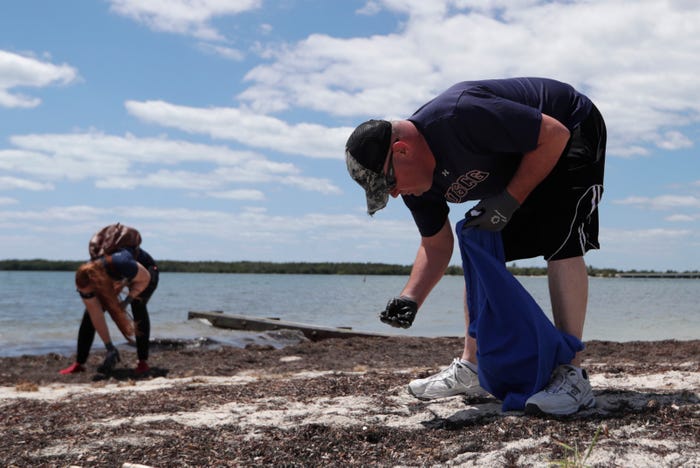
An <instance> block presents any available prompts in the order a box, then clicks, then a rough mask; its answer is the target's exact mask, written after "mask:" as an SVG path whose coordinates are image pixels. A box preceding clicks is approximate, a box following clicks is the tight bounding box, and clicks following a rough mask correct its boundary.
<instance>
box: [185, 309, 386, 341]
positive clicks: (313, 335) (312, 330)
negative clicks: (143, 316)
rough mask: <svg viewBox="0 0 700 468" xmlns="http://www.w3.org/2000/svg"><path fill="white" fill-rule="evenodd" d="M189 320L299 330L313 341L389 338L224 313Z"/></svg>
mask: <svg viewBox="0 0 700 468" xmlns="http://www.w3.org/2000/svg"><path fill="white" fill-rule="evenodd" d="M187 318H188V319H205V320H208V321H209V323H211V324H212V325H213V326H215V327H219V328H230V329H233V330H246V331H269V330H281V329H287V330H299V331H301V332H302V333H303V334H304V336H306V337H307V338H308V339H310V340H311V341H319V340H324V339H327V338H351V337H363V336H364V337H368V336H374V337H387V336H394V335H388V334H383V333H371V332H362V331H355V330H353V329H352V328H350V327H320V326H316V325H311V324H307V323H298V322H287V321H284V320H280V319H278V318H274V317H267V318H264V317H251V316H249V315H236V314H225V313H223V312H222V311H218V310H214V311H192V310H191V311H189V313H188V314H187Z"/></svg>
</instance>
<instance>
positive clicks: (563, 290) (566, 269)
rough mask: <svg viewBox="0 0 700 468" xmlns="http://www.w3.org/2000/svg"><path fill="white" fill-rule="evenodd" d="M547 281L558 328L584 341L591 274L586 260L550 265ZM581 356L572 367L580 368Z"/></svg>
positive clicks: (554, 261)
mask: <svg viewBox="0 0 700 468" xmlns="http://www.w3.org/2000/svg"><path fill="white" fill-rule="evenodd" d="M547 277H548V280H549V297H550V300H551V301H552V315H553V316H554V325H555V326H556V327H557V328H558V329H559V330H561V331H564V332H566V333H568V334H570V335H573V336H575V337H576V338H578V339H579V340H580V339H581V338H582V337H583V324H584V322H585V320H586V307H587V306H588V270H587V269H586V263H585V262H584V261H583V257H582V256H581V257H572V258H566V259H563V260H553V261H550V262H547ZM580 354H581V353H577V354H576V356H575V357H574V359H573V360H572V361H571V364H573V365H574V366H579V365H580V363H581V356H580Z"/></svg>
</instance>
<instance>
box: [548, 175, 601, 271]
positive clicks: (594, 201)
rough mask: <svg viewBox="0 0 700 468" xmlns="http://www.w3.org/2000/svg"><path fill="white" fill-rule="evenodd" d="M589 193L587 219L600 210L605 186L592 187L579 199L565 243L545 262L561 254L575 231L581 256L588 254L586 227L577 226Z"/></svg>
mask: <svg viewBox="0 0 700 468" xmlns="http://www.w3.org/2000/svg"><path fill="white" fill-rule="evenodd" d="M589 193H590V194H591V205H590V207H589V210H588V215H587V217H588V216H590V215H592V214H593V212H594V211H595V210H596V209H597V208H598V204H599V203H600V199H601V196H602V194H603V186H602V185H601V184H598V185H591V186H590V187H588V189H587V190H586V191H585V192H584V193H583V195H581V197H580V198H579V199H578V201H577V202H576V210H575V211H574V216H573V218H572V219H571V223H570V224H569V232H568V234H567V235H566V237H565V238H564V241H563V242H562V243H561V245H560V246H559V248H558V249H557V250H555V251H554V253H553V254H552V255H550V256H549V257H548V258H545V260H547V261H548V260H549V259H550V258H552V257H555V256H556V255H557V254H558V253H559V251H560V250H561V249H563V248H564V246H565V245H566V244H567V242H569V239H570V238H571V236H572V235H573V234H574V232H573V231H574V229H575V230H576V234H578V240H579V246H580V247H581V255H583V254H584V253H585V252H586V244H587V243H588V238H587V237H586V232H585V230H584V229H583V228H584V225H583V223H581V224H579V225H578V226H576V225H575V224H576V219H577V218H578V212H579V209H585V208H584V207H582V206H581V203H582V202H583V201H584V199H585V198H586V196H588V194H589Z"/></svg>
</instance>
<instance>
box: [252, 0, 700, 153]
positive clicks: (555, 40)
mask: <svg viewBox="0 0 700 468" xmlns="http://www.w3.org/2000/svg"><path fill="white" fill-rule="evenodd" d="M379 8H386V9H389V10H392V11H395V12H402V13H403V14H404V15H405V16H406V21H405V23H404V24H403V25H402V26H401V27H400V29H399V30H398V32H396V33H393V34H387V35H375V36H372V37H366V38H348V39H339V38H334V37H329V36H327V35H320V34H314V35H311V36H309V37H307V38H306V39H305V40H302V41H300V42H298V43H295V44H289V45H287V47H285V48H278V49H277V50H266V51H265V55H264V56H265V57H269V58H270V59H271V60H270V61H269V63H266V64H263V65H259V66H257V67H255V68H253V69H252V70H251V71H250V72H249V73H248V74H247V75H246V79H247V80H248V81H250V82H251V85H250V86H249V87H248V88H247V89H246V90H245V91H243V92H242V93H241V94H240V95H239V98H240V99H241V100H243V101H244V102H246V103H248V105H249V106H250V108H251V109H254V110H256V111H258V112H263V113H271V112H279V111H281V110H285V109H289V108H296V107H303V108H307V109H311V110H314V111H319V112H324V113H328V114H331V115H335V116H343V117H345V116H355V117H357V118H358V119H361V118H362V119H364V118H366V117H367V116H377V117H387V116H388V117H391V116H407V115H409V114H410V113H412V112H413V111H414V110H415V109H416V108H417V107H419V106H420V105H421V104H422V103H424V102H425V101H426V100H427V99H429V98H431V97H432V96H433V95H435V94H436V93H438V92H440V91H441V90H443V89H444V88H445V87H447V86H449V85H450V84H452V83H453V82H456V81H460V80H466V79H479V78H495V77H505V76H518V75H521V76H522V75H539V76H550V77H552V78H557V79H561V80H563V81H567V82H569V83H571V84H573V85H574V86H576V87H577V88H579V89H581V90H582V91H584V92H585V93H587V94H588V95H589V96H590V97H591V98H592V99H593V100H594V101H595V102H596V103H597V105H598V107H599V108H600V109H601V111H602V112H603V114H604V116H605V117H606V121H607V123H608V130H609V143H610V144H609V154H611V155H617V154H618V153H620V154H621V155H623V156H627V157H631V156H634V155H643V154H644V153H645V152H646V150H645V149H644V146H645V145H658V146H659V147H661V148H665V149H667V148H682V147H688V146H689V145H690V144H691V139H690V137H689V136H688V135H685V134H684V133H683V131H684V129H683V126H686V125H688V124H690V123H693V122H698V121H700V100H698V99H696V97H697V90H698V87H697V76H700V61H699V60H697V51H698V50H700V35H698V33H697V32H698V30H697V24H700V9H698V8H695V7H694V6H693V5H690V4H688V3H683V2H666V1H658V0H644V1H629V0H594V1H586V2H580V3H572V2H543V1H519V2H510V1H508V2H506V1H486V2H481V1H459V0H443V1H434V2H423V1H412V2H406V1H398V0H382V1H380V0H376V1H372V2H368V3H367V4H366V5H365V7H364V8H363V9H361V10H360V13H362V14H368V13H374V12H376V11H377V10H378V9H379ZM543 24H546V25H547V26H546V29H545V30H543V27H542V25H543ZM669 125H673V126H678V128H674V129H672V130H668V127H669ZM662 129H667V130H665V133H662V132H661V130H662Z"/></svg>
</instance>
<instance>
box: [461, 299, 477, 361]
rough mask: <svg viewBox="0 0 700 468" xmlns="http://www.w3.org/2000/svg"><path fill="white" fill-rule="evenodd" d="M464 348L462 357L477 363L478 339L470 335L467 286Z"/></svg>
mask: <svg viewBox="0 0 700 468" xmlns="http://www.w3.org/2000/svg"><path fill="white" fill-rule="evenodd" d="M464 323H465V329H464V350H463V351H462V359H463V360H465V361H469V362H471V363H472V364H477V360H476V340H475V339H474V338H472V337H471V336H469V308H468V307H467V288H464Z"/></svg>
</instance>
